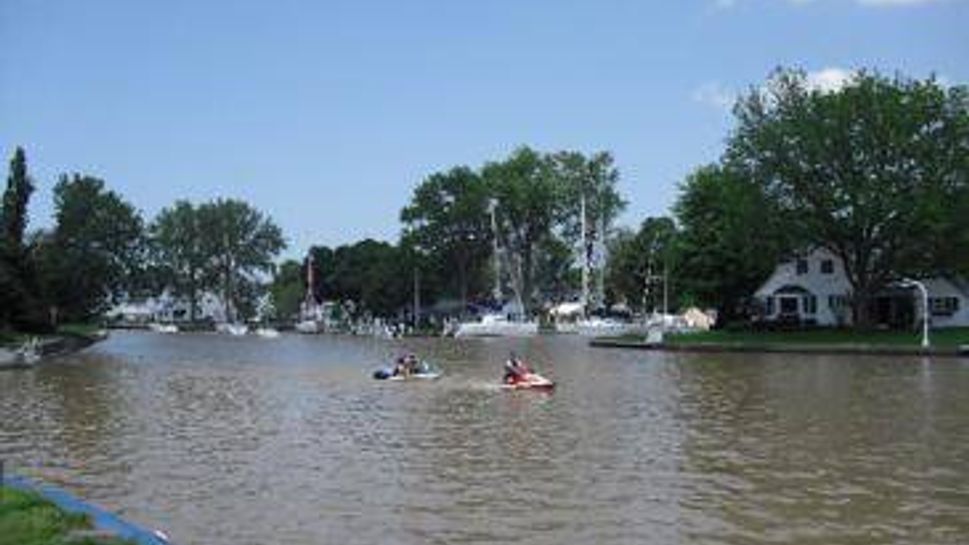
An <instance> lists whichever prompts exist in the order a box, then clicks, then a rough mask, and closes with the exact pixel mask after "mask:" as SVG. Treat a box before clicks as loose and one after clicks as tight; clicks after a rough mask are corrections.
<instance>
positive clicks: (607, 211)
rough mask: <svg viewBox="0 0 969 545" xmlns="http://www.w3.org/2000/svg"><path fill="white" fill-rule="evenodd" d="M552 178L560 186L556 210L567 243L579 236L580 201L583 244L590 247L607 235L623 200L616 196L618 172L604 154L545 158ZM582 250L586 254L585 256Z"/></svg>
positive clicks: (624, 203)
mask: <svg viewBox="0 0 969 545" xmlns="http://www.w3.org/2000/svg"><path fill="white" fill-rule="evenodd" d="M545 161H546V162H547V163H548V165H549V167H548V168H549V169H550V172H551V175H552V177H553V178H554V179H555V180H557V182H558V183H559V184H560V185H561V192H562V193H561V199H562V203H561V205H560V207H559V209H560V213H561V216H560V218H559V222H560V224H561V231H562V235H563V236H564V238H565V240H566V241H568V243H569V244H576V243H578V242H579V239H580V238H581V236H582V233H581V225H582V214H581V209H582V199H583V197H584V198H585V215H586V222H585V223H586V244H587V245H588V246H589V247H591V245H592V244H593V242H594V241H595V240H596V238H597V237H598V236H599V234H600V233H599V231H600V230H605V231H606V232H604V233H602V235H603V238H606V236H607V235H608V234H609V233H608V231H609V229H610V228H611V227H612V224H613V223H614V222H615V220H616V218H617V217H618V215H619V213H620V212H622V211H623V209H625V207H626V201H625V200H623V198H622V197H621V196H620V195H619V192H618V191H617V189H616V185H617V184H618V183H619V171H618V170H617V169H616V167H615V165H614V160H613V158H612V155H611V154H610V153H608V152H599V153H595V154H593V155H592V156H590V157H586V156H585V155H583V154H581V153H578V152H574V151H560V152H558V153H554V154H551V155H548V156H547V157H546V159H545ZM589 251H590V250H589V249H588V248H587V249H586V253H587V254H588V253H589Z"/></svg>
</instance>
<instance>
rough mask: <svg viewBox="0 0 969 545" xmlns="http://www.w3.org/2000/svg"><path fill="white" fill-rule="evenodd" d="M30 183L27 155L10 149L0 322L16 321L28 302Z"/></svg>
mask: <svg viewBox="0 0 969 545" xmlns="http://www.w3.org/2000/svg"><path fill="white" fill-rule="evenodd" d="M33 192H34V184H33V182H32V181H31V179H30V176H29V175H28V173H27V157H26V154H25V153H24V150H23V149H22V148H19V147H18V148H17V149H16V150H15V151H14V155H13V158H12V159H11V160H10V174H9V175H8V176H7V187H6V189H5V190H4V192H3V205H2V207H0V229H2V233H0V326H3V325H5V324H7V323H9V322H10V321H17V320H18V318H19V317H20V316H22V315H23V314H24V313H25V311H26V307H27V306H29V305H30V304H31V299H32V296H31V290H30V288H29V279H28V278H27V276H28V275H27V274H26V273H27V270H26V261H27V252H26V249H25V246H24V231H25V230H26V228H27V204H28V202H29V201H30V195H31V194H32V193H33Z"/></svg>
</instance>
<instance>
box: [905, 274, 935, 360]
mask: <svg viewBox="0 0 969 545" xmlns="http://www.w3.org/2000/svg"><path fill="white" fill-rule="evenodd" d="M898 285H899V286H901V287H903V288H918V289H919V291H921V292H922V348H928V347H929V290H927V289H926V288H925V284H923V283H922V282H919V281H918V280H912V279H911V278H903V279H902V281H901V282H899V283H898Z"/></svg>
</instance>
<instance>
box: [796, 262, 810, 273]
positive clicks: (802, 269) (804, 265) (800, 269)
mask: <svg viewBox="0 0 969 545" xmlns="http://www.w3.org/2000/svg"><path fill="white" fill-rule="evenodd" d="M807 272H808V262H807V259H798V260H797V274H807Z"/></svg>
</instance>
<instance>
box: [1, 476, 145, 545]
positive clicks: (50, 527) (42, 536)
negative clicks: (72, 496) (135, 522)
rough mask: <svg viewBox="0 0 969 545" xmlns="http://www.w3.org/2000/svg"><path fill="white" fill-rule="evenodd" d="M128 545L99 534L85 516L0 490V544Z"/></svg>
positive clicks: (31, 495)
mask: <svg viewBox="0 0 969 545" xmlns="http://www.w3.org/2000/svg"><path fill="white" fill-rule="evenodd" d="M68 543H70V544H72V545H128V544H131V542H130V541H124V540H120V539H117V538H112V537H106V536H102V535H99V534H98V533H96V532H94V531H93V528H92V526H91V521H90V519H89V518H88V517H87V516H86V515H78V514H71V513H67V512H65V511H63V510H62V509H60V508H58V507H57V506H56V505H54V504H53V503H51V502H49V501H47V500H45V499H43V498H41V497H40V496H38V495H36V494H32V493H27V492H22V491H19V490H14V489H12V488H8V487H3V488H2V489H0V545H61V544H68Z"/></svg>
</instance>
